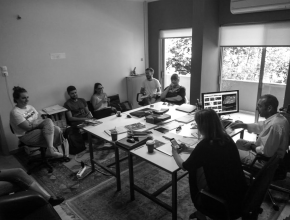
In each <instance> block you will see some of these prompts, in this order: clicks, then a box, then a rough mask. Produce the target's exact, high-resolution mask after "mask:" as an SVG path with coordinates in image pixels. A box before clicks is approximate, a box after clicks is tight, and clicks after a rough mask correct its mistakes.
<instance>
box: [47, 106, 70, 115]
mask: <svg viewBox="0 0 290 220" xmlns="http://www.w3.org/2000/svg"><path fill="white" fill-rule="evenodd" d="M43 111H44V112H45V113H47V114H49V115H52V114H55V113H58V112H63V111H67V109H66V108H64V107H63V106H60V105H53V106H50V107H47V108H44V109H43Z"/></svg>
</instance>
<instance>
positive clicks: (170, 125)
mask: <svg viewBox="0 0 290 220" xmlns="http://www.w3.org/2000/svg"><path fill="white" fill-rule="evenodd" d="M182 125H183V123H180V122H177V121H171V122H168V123H166V124H164V125H161V126H160V127H162V128H165V129H167V130H169V131H171V130H173V129H175V128H177V127H179V126H182Z"/></svg>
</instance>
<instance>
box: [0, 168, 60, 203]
mask: <svg viewBox="0 0 290 220" xmlns="http://www.w3.org/2000/svg"><path fill="white" fill-rule="evenodd" d="M5 182H8V184H7V183H5ZM0 186H2V187H0V189H1V190H0V194H1V195H6V194H10V193H14V192H15V191H16V190H18V189H21V190H29V189H31V190H33V191H35V192H38V193H39V194H40V195H42V196H43V197H44V198H45V199H47V201H48V202H49V203H50V204H51V205H52V206H56V205H59V204H60V203H62V202H63V201H64V198H62V197H54V196H51V195H49V194H48V193H47V192H46V191H44V190H43V189H42V188H41V187H40V186H39V185H38V184H37V183H36V182H35V181H34V180H33V179H32V178H31V177H30V176H29V175H28V174H26V173H25V172H24V170H23V169H21V168H11V169H1V170H0Z"/></svg>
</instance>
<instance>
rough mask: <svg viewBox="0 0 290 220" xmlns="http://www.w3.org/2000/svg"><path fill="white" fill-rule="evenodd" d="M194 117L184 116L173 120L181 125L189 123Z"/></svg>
mask: <svg viewBox="0 0 290 220" xmlns="http://www.w3.org/2000/svg"><path fill="white" fill-rule="evenodd" d="M194 117H195V116H194V115H185V116H182V117H180V118H177V119H175V120H176V121H179V122H183V123H189V122H191V121H193V120H194Z"/></svg>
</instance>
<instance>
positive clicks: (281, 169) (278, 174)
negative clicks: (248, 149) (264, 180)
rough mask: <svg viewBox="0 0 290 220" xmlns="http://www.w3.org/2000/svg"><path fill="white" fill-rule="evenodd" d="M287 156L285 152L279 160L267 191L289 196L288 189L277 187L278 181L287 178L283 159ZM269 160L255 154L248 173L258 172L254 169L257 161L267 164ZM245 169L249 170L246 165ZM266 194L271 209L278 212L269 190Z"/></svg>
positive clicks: (289, 191)
mask: <svg viewBox="0 0 290 220" xmlns="http://www.w3.org/2000/svg"><path fill="white" fill-rule="evenodd" d="M287 154H289V153H288V152H286V154H285V156H284V158H283V159H281V158H280V160H279V166H278V168H277V170H276V171H275V174H274V177H273V180H272V182H271V184H270V186H269V189H271V190H276V191H279V192H282V193H286V194H289V195H290V190H289V189H286V188H284V187H281V186H278V185H277V181H280V180H285V179H286V177H287V169H286V167H285V158H287ZM268 160H269V158H268V157H265V156H263V155H261V154H257V155H256V157H255V159H254V160H253V162H252V163H251V165H250V172H252V173H257V172H258V171H259V170H258V168H254V164H255V163H256V162H257V161H260V162H261V161H263V162H267V161H268ZM244 167H245V169H249V168H248V167H247V166H246V165H244ZM267 194H268V196H269V198H270V200H271V203H272V205H273V208H274V210H275V211H279V206H278V205H277V203H276V202H275V199H274V197H273V196H272V193H271V191H270V190H268V191H267Z"/></svg>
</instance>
